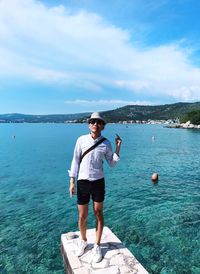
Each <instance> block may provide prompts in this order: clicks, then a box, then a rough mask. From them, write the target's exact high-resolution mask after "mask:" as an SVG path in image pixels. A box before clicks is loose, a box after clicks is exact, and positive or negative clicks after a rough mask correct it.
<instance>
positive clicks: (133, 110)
mask: <svg viewBox="0 0 200 274" xmlns="http://www.w3.org/2000/svg"><path fill="white" fill-rule="evenodd" d="M197 110H200V102H196V103H176V104H167V105H158V106H140V105H128V106H124V107H121V108H117V109H114V110H109V111H103V112H101V114H102V116H103V117H104V118H105V119H106V121H107V122H119V121H136V120H139V121H143V120H145V121H147V120H148V119H151V120H168V119H176V118H179V119H180V120H181V121H184V120H185V119H186V118H185V117H187V115H188V113H190V112H192V111H197ZM90 115H91V113H90V112H86V113H76V114H51V115H27V114H18V113H13V114H1V115H0V123H10V122H12V123H24V122H26V123H65V122H76V123H79V122H80V123H82V122H85V121H86V119H87V118H88V117H89V116H90Z"/></svg>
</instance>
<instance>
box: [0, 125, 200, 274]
mask: <svg viewBox="0 0 200 274" xmlns="http://www.w3.org/2000/svg"><path fill="white" fill-rule="evenodd" d="M87 132H88V128H87V125H86V124H82V125H81V124H0V231H1V235H0V272H1V273H8V274H12V273H13V274H16V273H17V274H18V273H19V274H23V273H37V274H38V273H42V274H45V273H58V274H59V273H62V274H63V273H64V268H63V264H62V258H61V254H60V235H61V233H65V232H67V231H75V230H77V229H78V228H77V209H76V200H75V197H74V198H73V199H70V198H69V195H68V187H69V179H68V173H67V170H68V169H69V167H70V162H71V158H72V153H73V149H74V145H75V142H76V139H77V137H78V136H80V135H82V134H86V133H87ZM115 133H118V134H119V135H120V136H121V137H122V139H123V144H122V149H121V161H120V162H119V163H118V165H117V166H116V167H115V168H113V169H111V168H109V167H108V166H107V165H106V163H105V173H106V193H107V194H106V200H105V224H106V225H107V226H108V227H110V228H111V229H112V230H113V232H114V233H115V234H116V235H117V236H118V237H119V238H120V239H121V240H122V241H123V243H124V244H125V245H126V246H127V247H128V248H129V249H130V250H131V251H132V252H133V254H134V255H135V256H136V258H137V259H138V260H139V261H140V262H141V263H142V264H143V265H144V267H145V268H146V269H147V270H148V271H149V272H150V273H162V274H167V273H170V274H171V273H180V274H184V273H187V274H190V273H192V274H196V273H200V164H199V163H200V130H185V129H169V128H164V127H163V126H161V125H135V124H133V125H128V126H126V125H118V124H117V125H114V124H108V125H107V128H106V129H105V130H104V135H105V136H106V137H107V138H108V139H110V140H111V142H112V143H113V145H114V138H115ZM13 135H15V136H16V137H15V138H13ZM152 136H155V141H154V142H153V141H152ZM154 171H156V172H158V174H159V182H158V184H156V185H154V184H152V182H151V175H152V173H153V172H154ZM94 225H95V224H94V219H93V214H92V208H90V217H89V222H88V227H94Z"/></svg>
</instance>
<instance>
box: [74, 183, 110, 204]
mask: <svg viewBox="0 0 200 274" xmlns="http://www.w3.org/2000/svg"><path fill="white" fill-rule="evenodd" d="M90 196H92V200H93V201H94V202H98V203H101V202H103V201H104V197H105V181H104V178H102V179H99V180H95V181H89V180H78V181H77V203H78V204H79V205H86V204H88V203H89V201H90Z"/></svg>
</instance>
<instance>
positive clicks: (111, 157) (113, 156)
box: [105, 138, 122, 167]
mask: <svg viewBox="0 0 200 274" xmlns="http://www.w3.org/2000/svg"><path fill="white" fill-rule="evenodd" d="M121 142H122V141H121V140H117V138H116V139H115V144H116V148H115V153H113V151H112V146H111V144H110V142H109V141H108V144H107V150H106V155H105V158H106V161H107V163H108V164H109V166H111V167H113V166H115V165H116V163H117V162H118V161H119V160H120V157H119V152H120V146H121Z"/></svg>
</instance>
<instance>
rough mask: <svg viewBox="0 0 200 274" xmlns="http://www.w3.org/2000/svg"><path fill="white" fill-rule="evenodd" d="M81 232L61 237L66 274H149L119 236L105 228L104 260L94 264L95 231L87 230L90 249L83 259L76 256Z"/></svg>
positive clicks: (102, 243)
mask: <svg viewBox="0 0 200 274" xmlns="http://www.w3.org/2000/svg"><path fill="white" fill-rule="evenodd" d="M79 237H80V232H79V231H76V232H68V233H65V234H62V235H61V252H62V256H63V262H64V266H65V270H66V273H68V274H109V273H110V274H128V273H132V274H133V273H137V274H148V272H147V271H146V269H145V268H144V267H143V266H142V265H141V264H140V263H139V262H138V261H137V259H136V258H135V257H134V255H133V254H132V253H131V252H130V251H129V250H128V249H127V248H126V247H125V246H124V245H123V244H122V242H121V241H120V240H119V239H118V238H117V236H116V235H115V234H114V233H113V232H112V231H111V230H110V229H109V228H108V227H104V229H103V234H102V241H101V250H102V254H103V260H102V261H101V262H99V263H93V262H92V247H93V244H94V242H95V229H94V228H93V229H88V230H87V239H88V244H89V246H88V248H86V251H85V253H84V254H83V256H81V257H79V258H78V257H77V256H76V255H75V251H76V248H77V246H78V241H79V240H80V238H79Z"/></svg>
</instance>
